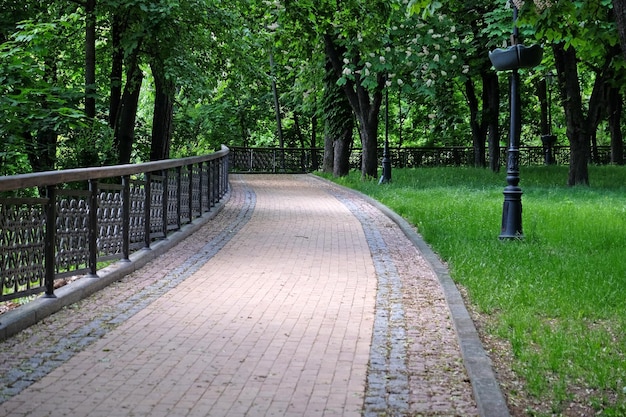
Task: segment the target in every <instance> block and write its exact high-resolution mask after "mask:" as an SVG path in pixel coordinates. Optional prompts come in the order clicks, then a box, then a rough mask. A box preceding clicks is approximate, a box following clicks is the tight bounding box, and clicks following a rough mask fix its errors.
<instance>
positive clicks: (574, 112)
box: [552, 43, 589, 186]
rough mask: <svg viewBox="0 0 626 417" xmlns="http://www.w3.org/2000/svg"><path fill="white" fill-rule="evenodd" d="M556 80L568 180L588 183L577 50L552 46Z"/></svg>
mask: <svg viewBox="0 0 626 417" xmlns="http://www.w3.org/2000/svg"><path fill="white" fill-rule="evenodd" d="M552 50H553V52H554V61H555V66H556V70H557V75H558V80H559V90H560V92H561V98H562V101H563V108H564V110H565V120H566V125H567V129H566V131H567V138H568V139H569V143H570V165H569V174H568V179H567V183H568V185H570V186H573V185H589V168H588V166H587V161H588V159H589V135H588V134H587V129H586V125H585V120H586V119H585V117H584V114H583V108H582V97H581V93H580V84H579V81H578V67H577V57H576V50H575V49H574V48H573V47H571V46H570V47H569V48H567V49H566V48H565V45H564V44H563V43H555V44H553V45H552Z"/></svg>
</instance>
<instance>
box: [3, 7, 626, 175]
mask: <svg viewBox="0 0 626 417" xmlns="http://www.w3.org/2000/svg"><path fill="white" fill-rule="evenodd" d="M622 3H623V2H622V1H621V0H613V1H611V0H593V1H588V2H571V1H565V0H560V1H556V0H552V1H550V2H548V1H535V2H526V3H525V4H522V3H521V2H519V4H518V5H519V6H520V7H521V14H520V16H521V20H520V29H521V33H522V35H523V37H524V38H525V39H526V41H527V43H542V44H544V46H545V50H546V53H545V56H544V62H543V64H542V66H540V67H538V68H536V69H533V70H528V71H525V72H524V73H523V74H522V79H523V81H524V86H523V100H524V103H523V108H524V131H523V135H522V141H523V143H525V144H536V145H539V144H540V143H541V142H540V137H541V134H542V133H544V132H543V130H545V128H546V120H547V118H546V116H545V115H546V112H547V103H546V99H545V97H546V87H550V85H547V84H546V83H545V80H546V78H549V77H546V74H548V73H549V72H553V73H555V75H556V79H557V80H558V83H557V84H556V85H555V86H554V91H553V92H554V94H555V100H554V104H553V105H552V108H551V110H552V111H551V113H552V114H553V115H554V117H553V126H552V130H553V132H554V133H556V134H557V136H558V140H559V143H561V144H569V145H570V147H571V149H572V161H571V163H570V167H571V170H570V174H569V178H568V183H570V184H572V185H574V184H586V183H588V182H589V178H588V173H587V170H586V166H587V163H588V161H589V160H593V158H594V157H595V155H594V149H595V148H594V146H596V145H598V144H611V146H612V158H613V162H614V163H620V164H621V163H623V140H622V134H621V113H622V102H623V94H622V85H623V83H622V78H623V69H622V67H623V60H624V53H623V52H622V49H621V48H620V36H619V35H620V33H623V23H620V22H623V20H624V19H623V15H624V11H623V10H624V8H623V5H622ZM616 22H617V23H616ZM511 25H512V16H511V9H510V6H509V5H507V2H506V1H496V0H481V1H471V2H470V1H465V0H454V1H450V2H434V1H426V0H420V1H418V0H412V1H408V2H406V1H404V2H403V1H396V0H376V1H374V2H372V1H367V2H366V1H362V0H344V1H336V0H304V1H297V2H296V1H279V0H239V1H234V2H229V3H228V4H224V3H221V2H219V1H217V0H185V1H173V0H138V1H133V2H129V1H126V0H85V1H84V2H82V3H81V2H70V1H66V0H56V1H53V2H49V3H48V4H46V7H43V6H41V5H40V3H39V2H32V1H26V2H16V1H13V0H3V2H2V7H1V8H0V58H1V59H2V65H1V66H0V89H1V90H2V91H1V93H2V94H1V98H0V113H1V114H2V119H3V123H2V125H0V141H1V142H0V143H1V145H2V147H1V149H0V159H1V162H2V163H1V170H2V173H3V174H10V173H16V172H26V171H31V170H46V169H57V168H66V167H73V166H87V165H100V164H111V163H127V162H133V161H139V160H147V159H161V158H168V157H170V156H186V155H189V154H194V153H201V152H207V151H210V150H211V149H213V148H215V147H216V146H217V145H219V144H220V143H225V144H227V145H231V146H233V145H235V146H236V145H245V146H249V145H257V146H289V147H293V146H295V147H300V146H304V147H310V146H314V147H316V146H323V144H324V143H325V144H326V148H327V152H326V155H327V156H328V157H329V158H326V163H325V164H324V165H323V166H324V167H326V169H328V170H333V171H334V172H335V173H336V175H343V174H345V172H346V167H347V166H348V165H347V158H348V156H349V150H350V149H351V147H352V146H359V147H362V148H363V161H362V167H361V168H362V169H361V171H362V175H363V176H376V175H377V167H378V165H379V162H378V161H379V155H378V153H377V148H378V147H379V146H380V145H381V139H382V135H381V133H382V132H381V126H380V123H379V120H380V113H381V110H382V102H383V101H382V97H383V94H384V93H385V91H387V93H388V94H389V98H390V99H389V103H390V104H389V109H388V111H389V115H390V132H389V133H390V142H391V145H392V146H424V145H433V146H437V145H463V146H467V145H471V146H473V148H474V149H475V158H474V162H475V165H477V166H490V167H491V169H493V170H497V169H498V167H499V165H500V164H501V163H500V161H498V155H499V152H498V149H499V147H500V146H502V145H504V144H505V143H506V140H507V138H506V131H507V124H508V117H507V116H508V114H507V113H508V106H507V103H508V98H507V96H506V94H507V90H508V89H507V88H501V85H502V84H504V85H506V83H507V82H508V81H507V79H506V78H505V77H506V74H497V73H496V72H495V71H494V70H493V69H492V68H491V66H490V63H489V60H488V57H487V54H488V51H489V50H491V49H494V48H495V47H500V46H503V45H504V44H505V43H506V41H507V39H508V37H509V33H510V31H511ZM620 25H622V26H620ZM620 27H622V31H621V32H620V31H619V30H618V28H620ZM276 103H277V104H278V105H276ZM342 109H343V110H342ZM542 120H543V123H540V122H541V121H542ZM330 156H332V158H330ZM487 158H489V159H487ZM320 162H321V161H320Z"/></svg>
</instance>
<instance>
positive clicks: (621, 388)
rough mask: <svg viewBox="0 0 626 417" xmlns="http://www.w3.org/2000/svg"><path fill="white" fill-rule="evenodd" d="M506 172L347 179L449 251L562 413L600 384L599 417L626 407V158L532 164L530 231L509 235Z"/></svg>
mask: <svg viewBox="0 0 626 417" xmlns="http://www.w3.org/2000/svg"><path fill="white" fill-rule="evenodd" d="M505 176H506V175H505V174H504V173H499V174H494V173H492V172H490V171H489V170H483V169H473V168H424V169H406V170H397V169H396V170H394V171H393V181H392V183H391V184H386V185H378V182H377V181H374V180H372V181H362V180H361V179H360V176H359V174H358V173H353V174H351V175H350V176H349V177H347V178H343V179H339V180H337V181H338V182H339V183H341V184H343V185H346V186H349V187H352V188H355V189H358V190H360V191H362V192H364V193H366V194H368V195H371V196H372V197H374V198H376V199H378V200H380V201H381V202H383V203H384V204H385V205H387V206H388V207H390V208H392V209H393V210H394V211H396V212H397V213H398V214H400V215H402V216H403V217H405V218H406V219H407V220H408V221H409V222H411V223H412V224H414V225H416V226H417V227H418V230H419V232H420V233H421V234H422V236H423V237H424V239H425V240H426V241H427V242H428V243H429V244H430V245H431V246H432V248H433V249H434V250H435V251H436V252H437V253H438V254H439V255H440V256H441V257H442V259H444V260H445V261H446V262H447V263H448V265H449V267H450V272H451V275H452V277H453V279H454V280H455V281H456V282H457V283H459V284H461V285H463V286H464V287H465V288H466V289H467V291H468V294H469V297H470V299H471V303H472V304H474V305H475V306H476V308H477V309H478V311H481V312H483V313H485V314H487V315H489V317H490V322H491V325H490V326H489V328H488V329H487V331H489V332H490V333H492V334H493V335H495V336H498V337H500V338H503V339H506V340H507V341H509V342H510V345H511V347H512V350H513V354H514V357H515V363H514V364H513V369H514V370H515V371H516V372H517V373H518V374H519V375H520V376H521V378H522V379H523V380H524V381H525V383H526V390H527V391H528V392H529V393H530V394H531V395H533V396H535V397H537V398H538V399H540V400H542V401H544V400H548V401H550V402H551V407H552V411H553V412H555V413H556V414H557V415H558V413H560V412H561V411H562V409H561V407H562V404H564V403H566V402H567V401H568V400H569V399H570V398H571V397H572V396H574V395H575V392H574V391H575V390H576V389H580V388H583V389H589V390H590V391H589V392H592V393H594V394H591V398H590V400H589V401H591V402H592V403H593V404H594V405H595V407H596V408H597V410H598V411H601V412H602V414H600V415H607V416H608V415H626V405H625V403H626V395H625V394H626V296H625V295H624V293H625V289H626V259H625V257H626V181H625V180H626V168H624V167H590V182H591V187H567V186H566V185H565V184H566V180H567V168H566V167H534V168H524V169H523V171H522V173H521V179H522V181H521V183H520V186H521V187H522V190H523V191H524V195H523V200H522V201H523V228H524V239H523V240H521V241H501V240H500V239H498V235H499V233H500V226H501V216H502V203H503V195H502V191H503V189H504V186H505V185H506V181H505V179H504V178H505Z"/></svg>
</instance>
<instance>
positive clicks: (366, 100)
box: [324, 34, 385, 178]
mask: <svg viewBox="0 0 626 417" xmlns="http://www.w3.org/2000/svg"><path fill="white" fill-rule="evenodd" d="M324 41H325V44H326V56H327V58H328V60H329V61H330V62H331V64H332V67H333V70H334V71H335V74H336V76H337V78H339V77H340V76H341V72H342V70H343V58H342V55H343V54H342V52H341V50H340V48H339V47H338V46H337V45H336V44H335V42H334V39H333V37H332V36H331V35H328V34H327V35H326V36H325V37H324ZM376 81H377V82H376V86H375V87H374V88H373V90H372V91H368V90H367V89H366V88H365V87H364V86H363V85H362V84H361V83H360V76H359V75H358V74H357V75H356V77H355V80H354V81H353V80H346V83H345V84H344V85H343V91H344V93H345V95H346V97H347V99H348V102H349V103H350V107H351V108H352V111H353V112H354V114H355V116H356V119H357V121H358V126H359V132H360V136H361V145H362V148H363V155H362V160H361V176H362V177H364V178H365V177H372V178H377V176H378V155H377V152H378V115H379V113H380V106H381V104H382V100H383V94H382V91H383V87H384V83H385V77H384V74H382V73H381V74H378V77H377V80H376Z"/></svg>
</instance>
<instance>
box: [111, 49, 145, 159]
mask: <svg viewBox="0 0 626 417" xmlns="http://www.w3.org/2000/svg"><path fill="white" fill-rule="evenodd" d="M142 81H143V73H142V72H141V68H139V63H138V61H137V57H136V56H135V57H131V59H130V62H129V66H128V69H127V73H126V85H125V86H124V93H123V94H122V99H121V101H120V106H119V111H118V117H117V121H116V123H115V137H114V143H115V145H116V147H117V150H118V155H119V163H120V164H128V163H130V158H131V154H132V150H133V141H134V139H135V120H136V118H137V107H138V104H139V91H140V90H141V82H142Z"/></svg>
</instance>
